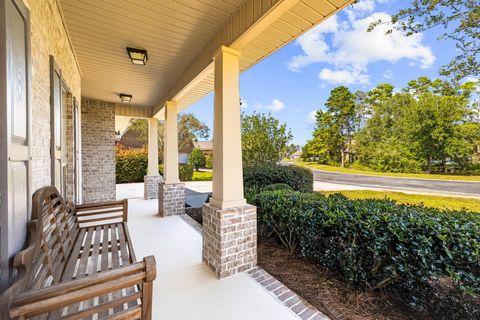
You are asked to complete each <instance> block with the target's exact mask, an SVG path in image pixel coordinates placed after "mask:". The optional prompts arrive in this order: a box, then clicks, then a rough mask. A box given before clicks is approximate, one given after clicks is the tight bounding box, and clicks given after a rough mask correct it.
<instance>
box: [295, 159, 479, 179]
mask: <svg viewBox="0 0 480 320" xmlns="http://www.w3.org/2000/svg"><path fill="white" fill-rule="evenodd" d="M293 163H295V164H298V165H300V166H304V167H308V168H311V169H318V170H323V171H329V172H341V173H351V174H363V175H367V176H384V177H385V176H386V177H399V178H420V179H433V180H464V181H480V175H463V176H462V175H449V174H427V173H393V172H377V171H367V170H358V169H350V168H340V167H334V166H328V165H325V164H318V163H316V162H305V161H301V160H298V159H297V160H295V161H294V162H293Z"/></svg>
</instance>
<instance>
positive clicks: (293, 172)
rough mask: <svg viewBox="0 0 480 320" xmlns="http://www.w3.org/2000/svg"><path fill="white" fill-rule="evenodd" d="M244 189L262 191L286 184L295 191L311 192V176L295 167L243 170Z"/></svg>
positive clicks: (260, 167)
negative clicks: (268, 187)
mask: <svg viewBox="0 0 480 320" xmlns="http://www.w3.org/2000/svg"><path fill="white" fill-rule="evenodd" d="M243 183H244V186H245V188H246V189H255V190H262V189H263V188H265V187H266V186H268V185H271V184H278V183H282V184H286V185H289V186H290V187H291V188H292V189H293V190H295V191H303V192H311V191H313V174H312V172H311V171H310V170H308V169H305V168H301V167H296V166H281V165H268V166H256V167H245V168H243Z"/></svg>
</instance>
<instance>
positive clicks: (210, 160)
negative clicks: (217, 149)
mask: <svg viewBox="0 0 480 320" xmlns="http://www.w3.org/2000/svg"><path fill="white" fill-rule="evenodd" d="M205 168H207V169H212V168H213V156H212V155H211V154H207V155H206V156H205Z"/></svg>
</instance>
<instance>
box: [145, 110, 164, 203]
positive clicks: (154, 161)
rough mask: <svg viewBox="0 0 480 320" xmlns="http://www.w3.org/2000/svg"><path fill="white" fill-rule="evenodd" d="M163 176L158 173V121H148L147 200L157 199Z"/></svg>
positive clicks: (151, 119)
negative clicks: (159, 184)
mask: <svg viewBox="0 0 480 320" xmlns="http://www.w3.org/2000/svg"><path fill="white" fill-rule="evenodd" d="M161 181H162V176H160V173H159V172H158V120H157V118H150V119H148V169H147V175H146V176H145V177H144V178H143V196H144V198H145V200H147V199H156V198H157V196H158V183H159V182H161Z"/></svg>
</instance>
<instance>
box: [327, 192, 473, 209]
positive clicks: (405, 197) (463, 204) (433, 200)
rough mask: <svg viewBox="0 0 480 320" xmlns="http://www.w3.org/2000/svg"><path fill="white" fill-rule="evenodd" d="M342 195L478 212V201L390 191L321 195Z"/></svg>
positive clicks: (352, 197)
mask: <svg viewBox="0 0 480 320" xmlns="http://www.w3.org/2000/svg"><path fill="white" fill-rule="evenodd" d="M339 192H340V193H342V194H344V195H345V196H346V197H347V198H351V199H372V198H374V199H383V198H385V197H387V198H390V199H392V200H395V201H397V202H398V203H402V204H423V205H424V206H426V207H433V208H439V209H451V210H461V209H468V210H471V211H475V212H480V200H479V199H471V198H455V197H441V196H431V195H423V194H407V193H402V192H392V191H370V190H346V191H324V192H322V193H323V194H327V195H328V194H333V193H339Z"/></svg>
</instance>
